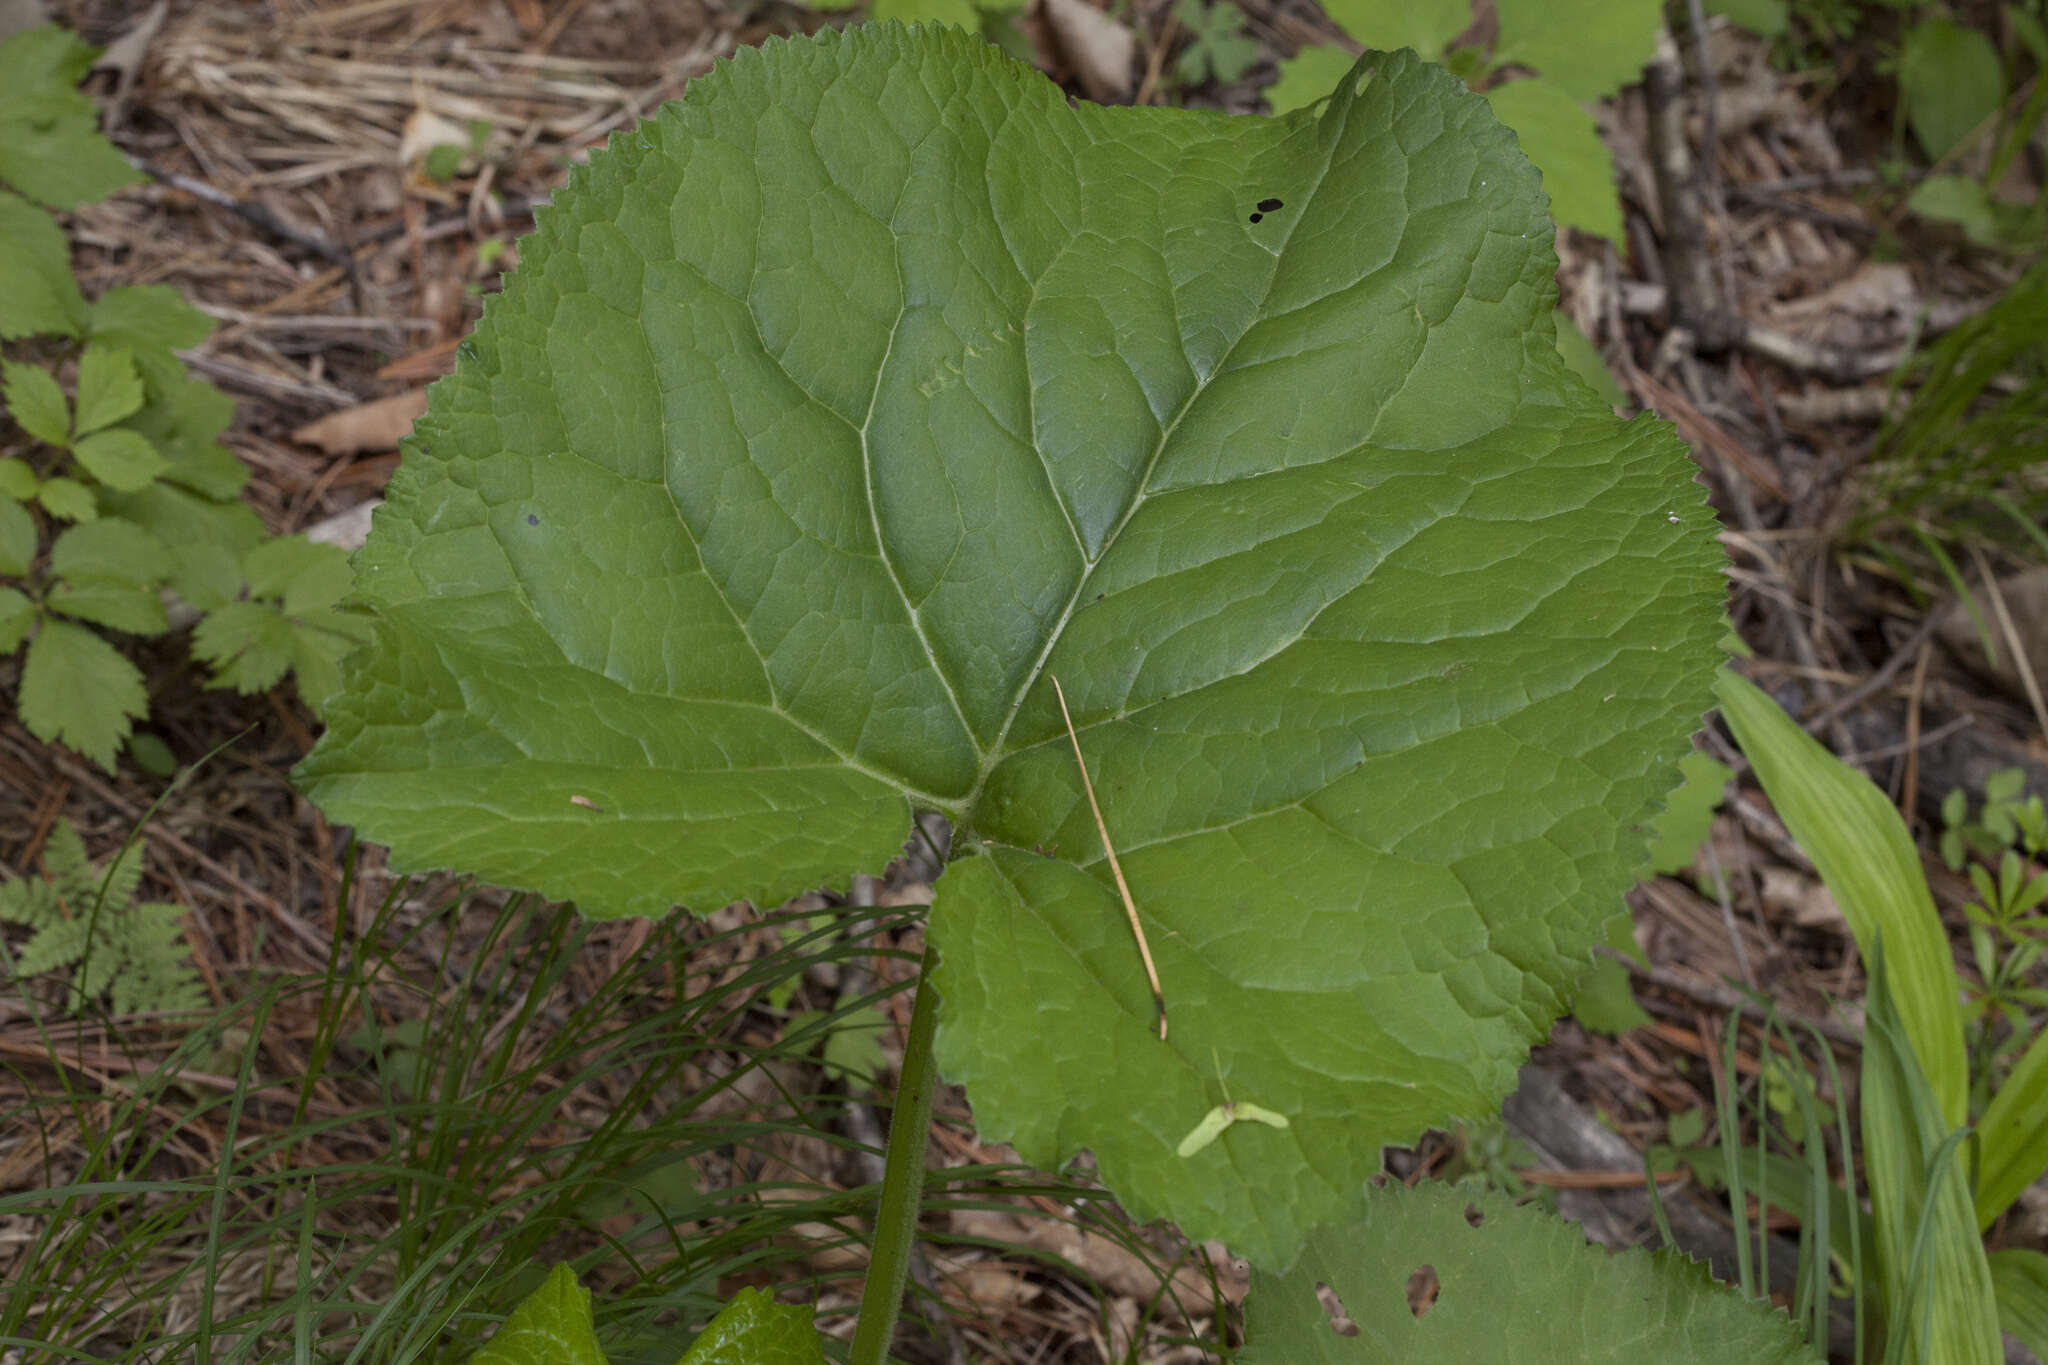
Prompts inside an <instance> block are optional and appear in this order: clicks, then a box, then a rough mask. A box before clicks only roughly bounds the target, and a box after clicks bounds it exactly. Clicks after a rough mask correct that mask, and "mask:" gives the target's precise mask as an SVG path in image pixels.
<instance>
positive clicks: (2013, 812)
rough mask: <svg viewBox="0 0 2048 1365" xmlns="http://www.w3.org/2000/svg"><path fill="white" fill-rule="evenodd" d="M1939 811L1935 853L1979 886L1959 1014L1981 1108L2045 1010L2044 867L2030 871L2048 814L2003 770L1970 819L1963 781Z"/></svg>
mask: <svg viewBox="0 0 2048 1365" xmlns="http://www.w3.org/2000/svg"><path fill="white" fill-rule="evenodd" d="M1942 818H1943V822H1944V824H1945V825H1946V826H1947V828H1946V829H1944V830H1943V832H1942V836H1941V856H1942V860H1943V861H1944V862H1946V863H1947V864H1948V866H1949V869H1950V870H1951V871H1955V872H1965V873H1967V875H1968V876H1969V879H1970V885H1971V888H1972V889H1973V890H1975V891H1976V893H1977V899H1976V900H1975V901H1972V902H1970V903H1968V904H1966V905H1964V906H1963V914H1964V915H1965V916H1966V917H1967V918H1968V920H1969V933H1970V953H1971V957H1972V958H1973V959H1974V961H1975V966H1976V969H1977V980H1976V982H1975V983H1972V984H1970V985H1968V986H1967V1003H1966V1004H1965V1006H1964V1012H1963V1017H1964V1019H1965V1021H1966V1023H1967V1025H1968V1028H1969V1033H1970V1059H1971V1065H1970V1077H1971V1099H1972V1108H1973V1109H1975V1110H1981V1109H1983V1107H1984V1106H1985V1105H1986V1104H1988V1103H1989V1102H1990V1097H1991V1094H1992V1092H1993V1091H1994V1090H1995V1089H1997V1088H1998V1087H1999V1086H2000V1085H2001V1084H2002V1083H2003V1082H2004V1080H2005V1077H2006V1073H2007V1071H2008V1069H2009V1068H2010V1067H2011V1066H2012V1065H2013V1063H2014V1062H2015V1061H2017V1060H2018V1059H2019V1058H2020V1057H2021V1056H2022V1055H2023V1054H2024V1050H2025V1048H2026V1047H2027V1045H2028V1042H2029V1040H2030V1039H2031V1038H2032V1037H2033V1036H2034V1029H2035V1022H2036V1021H2037V1020H2039V1019H2041V1018H2042V1017H2043V1016H2044V1015H2048V990H2043V989H2042V988H2041V987H2040V986H2039V985H2037V984H2035V982H2036V981H2037V980H2038V976H2039V973H2038V971H2037V970H2036V969H2037V968H2038V966H2039V965H2040V962H2041V956H2042V952H2043V949H2044V948H2048V938H2044V937H2043V933H2044V931H2048V915H2043V914H2042V913H2041V907H2042V904H2043V902H2044V901H2048V872H2042V871H2039V870H2038V869H2039V868H2040V867H2041V866H2042V863H2043V861H2044V859H2048V816H2044V814H2043V811H2042V805H2041V798H2040V796H2038V795H2031V796H2030V795H2028V794H2027V792H2026V774H2025V773H2024V772H2023V771H2021V770H2020V769H2018V768H2007V769H2004V770H2003V771H2000V772H1996V773H1993V774H1992V775H1991V776H1990V777H1989V778H1987V779H1986V780H1985V783H1984V802H1983V804H1982V805H1981V806H1979V807H1978V809H1977V812H1976V816H1975V818H1974V819H1973V818H1971V815H1970V809H1969V796H1968V794H1967V793H1966V792H1964V791H1963V790H1962V789H1961V788H1957V789H1956V790H1954V791H1952V792H1950V793H1949V794H1948V796H1947V797H1946V798H1945V799H1944V800H1943V802H1942Z"/></svg>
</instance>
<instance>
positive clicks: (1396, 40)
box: [1266, 0, 1662, 244]
mask: <svg viewBox="0 0 2048 1365" xmlns="http://www.w3.org/2000/svg"><path fill="white" fill-rule="evenodd" d="M1323 8H1324V10H1325V12H1327V13H1328V14H1329V16H1330V18H1332V19H1333V20H1335V21H1336V22H1337V24H1338V26H1339V27H1341V28H1342V29H1343V30H1344V31H1345V32H1346V33H1348V34H1349V35H1350V36H1351V37H1353V38H1355V39H1357V40H1358V41H1359V42H1360V43H1362V44H1364V45H1365V46H1366V47H1377V48H1386V49H1393V48H1400V47H1411V48H1414V49H1415V50H1416V51H1418V52H1420V53H1421V54H1422V55H1423V56H1425V57H1427V58H1429V59H1430V60H1432V61H1439V60H1440V61H1442V62H1443V64H1444V65H1445V66H1446V67H1448V68H1449V69H1450V70H1451V71H1453V72H1454V73H1456V74H1457V75H1458V76H1460V77H1462V78H1463V79H1464V80H1465V81H1466V82H1467V83H1469V84H1470V85H1471V86H1472V87H1473V88H1474V89H1476V90H1482V91H1483V92H1484V93H1485V95H1486V98H1487V99H1488V101H1489V102H1491V103H1492V105H1493V109H1494V113H1495V114H1496V115H1497V116H1498V117H1499V119H1500V121H1501V122H1502V123H1504V124H1506V125H1507V126H1508V127H1510V128H1512V129H1514V130H1515V136H1516V137H1517V138H1518V139H1519V140H1520V141H1521V144H1522V151H1523V153H1524V154H1525V155H1527V156H1528V158H1529V160H1531V161H1533V162H1534V163H1536V168H1537V169H1538V170H1539V171H1541V172H1542V173H1543V187H1544V189H1545V190H1546V191H1548V192H1549V194H1550V204H1551V212H1552V213H1553V214H1554V215H1555V216H1556V218H1557V221H1558V222H1560V223H1562V224H1564V225H1565V226H1566V227H1572V228H1577V229H1579V230H1580V231H1582V232H1587V233H1591V234H1592V235H1594V236H1596V237H1604V238H1606V239H1607V240H1609V241H1611V242H1614V243H1616V244H1621V241H1622V229H1621V201H1620V199H1619V197H1618V196H1617V194H1616V192H1615V181H1614V159H1613V157H1611V156H1610V155H1609V154H1608V151H1607V148H1606V145H1605V144H1604V143H1602V142H1601V140H1600V132H1599V129H1598V128H1597V127H1596V126H1595V124H1594V121H1593V116H1592V115H1591V114H1590V113H1588V112H1587V109H1586V106H1587V105H1589V104H1591V103H1594V102H1595V101H1598V100H1602V99H1605V98H1607V97H1608V96H1609V95H1612V94H1615V93H1616V92H1618V91H1619V90H1620V89H1621V88H1622V86H1624V85H1626V84H1628V83H1629V82H1630V81H1633V80H1634V79H1635V78H1636V77H1637V76H1638V75H1639V74H1640V73H1641V71H1642V69H1643V65H1644V63H1646V62H1647V61H1649V59H1650V53H1651V50H1652V48H1653V47H1654V45H1655V43H1656V38H1657V30H1658V27H1659V25H1660V23H1661V22H1662V17H1661V16H1662V11H1661V8H1660V7H1659V5H1658V4H1657V3H1656V0H1625V3H1611V2H1610V0H1571V3H1567V4H1555V3H1545V2H1544V0H1500V3H1499V4H1497V5H1496V6H1494V9H1495V12H1496V14H1497V16H1498V19H1499V31H1498V37H1497V38H1496V39H1495V41H1494V43H1493V45H1492V47H1491V48H1490V49H1482V48H1479V47H1476V46H1469V45H1466V44H1463V43H1460V42H1459V39H1460V38H1461V37H1462V36H1463V35H1464V34H1465V33H1466V31H1467V30H1468V29H1470V28H1471V27H1472V26H1473V12H1472V5H1471V3H1470V0H1423V3H1403V2H1402V0H1325V3H1324V5H1323ZM1350 64H1351V58H1350V57H1349V56H1348V55H1346V54H1345V53H1343V52H1341V51H1339V50H1337V49H1335V48H1329V47H1310V48H1306V49H1304V50H1303V51H1302V52H1301V53H1300V54H1298V55H1296V56H1295V57H1293V58H1290V59H1289V60H1287V61H1285V62H1283V63H1281V67H1280V79H1279V81H1278V82H1277V83H1276V84H1274V85H1273V86H1272V87H1271V88H1270V89H1268V90H1267V92H1266V102H1267V104H1268V105H1269V106H1270V107H1271V108H1272V110H1273V112H1274V113H1276V114H1283V113H1286V112H1288V111H1289V110H1292V109H1298V108H1302V107H1303V106H1305V105H1307V104H1309V103H1311V102H1313V101H1315V100H1318V99H1321V98H1322V97H1323V96H1324V95H1325V94H1326V93H1328V91H1329V88H1330V85H1331V83H1332V82H1334V81H1335V80H1336V79H1337V78H1338V77H1339V76H1340V75H1342V74H1343V72H1344V71H1345V70H1346V69H1347V68H1348V67H1349V66H1350ZM1531 73H1533V74H1531Z"/></svg>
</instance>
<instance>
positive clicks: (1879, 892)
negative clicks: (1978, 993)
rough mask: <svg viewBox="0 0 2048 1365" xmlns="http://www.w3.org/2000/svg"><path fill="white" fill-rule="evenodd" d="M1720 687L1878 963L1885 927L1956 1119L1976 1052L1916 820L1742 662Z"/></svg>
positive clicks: (1738, 732)
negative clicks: (1751, 676)
mask: <svg viewBox="0 0 2048 1365" xmlns="http://www.w3.org/2000/svg"><path fill="white" fill-rule="evenodd" d="M1715 692H1716V694H1717V695H1718V697H1719V698H1720V702H1721V714H1722V715H1723V716H1724V717H1725V718H1726V719H1727V721H1728V724H1729V726H1730V728H1731V729H1733V730H1734V731H1735V738H1736V741H1737V742H1738V743H1739V744H1741V746H1742V751H1743V752H1744V753H1745V754H1747V755H1748V756H1749V761H1750V763H1751V764H1752V765H1754V767H1755V768H1756V774H1757V778H1758V780H1759V781H1761V782H1762V783H1763V787H1764V791H1765V793H1766V794H1767V795H1768V796H1769V797H1770V798H1771V802H1772V804H1773V805H1775V806H1776V807H1777V809H1778V814H1779V815H1780V816H1781V817H1783V819H1784V821H1785V828H1786V829H1788V830H1790V831H1791V833H1792V837H1793V838H1794V839H1796V840H1797V841H1798V843H1799V846H1800V847H1801V848H1803V849H1805V850H1806V855H1807V856H1808V857H1809V858H1812V859H1813V865H1814V866H1815V867H1816V868H1817V869H1819V871H1820V876H1821V880H1822V881H1823V882H1825V883H1826V884H1827V888H1828V890H1829V891H1831V892H1833V893H1834V897H1835V900H1836V901H1837V902H1838V903H1839V904H1840V905H1841V907H1842V914H1843V917H1844V918H1846V919H1847V920H1848V922H1849V929H1850V932H1851V933H1853V934H1854V935H1855V937H1856V946H1857V948H1858V949H1860V950H1861V951H1862V953H1863V956H1864V959H1865V960H1866V961H1868V960H1870V959H1871V958H1872V957H1873V956H1874V953H1875V950H1876V946H1877V939H1878V936H1879V935H1880V934H1882V935H1883V938H1884V942H1885V950H1886V952H1887V954H1888V955H1889V957H1890V961H1891V971H1892V974H1893V978H1892V979H1893V982H1894V986H1893V989H1894V990H1895V992H1896V998H1897V1003H1898V1012H1899V1018H1900V1026H1901V1028H1902V1029H1903V1031H1904V1033H1905V1037H1906V1040H1907V1042H1908V1043H1909V1044H1910V1046H1911V1047H1912V1049H1913V1054H1914V1056H1915V1058H1916V1059H1917V1060H1918V1063H1919V1066H1920V1069H1921V1071H1922V1073H1923V1074H1924V1075H1925V1076H1926V1078H1927V1082H1928V1084H1929V1086H1930V1087H1932V1090H1933V1093H1934V1096H1935V1099H1936V1101H1937V1103H1938V1105H1939V1108H1940V1112H1941V1114H1942V1117H1943V1118H1944V1119H1945V1120H1946V1122H1947V1126H1948V1127H1950V1128H1954V1127H1958V1126H1960V1125H1961V1124H1962V1122H1963V1119H1964V1117H1965V1106H1966V1105H1967V1103H1968V1099H1969V1084H1970V1072H1969V1062H1968V1059H1967V1057H1966V1055H1965V1053H1964V1050H1963V1015H1962V1008H1961V1006H1960V1005H1959V1004H1958V1003H1957V1000H1956V994H1957V992H1956V975H1955V963H1954V960H1953V959H1952V958H1951V956H1950V955H1949V947H1948V937H1947V935H1946V934H1944V933H1943V932H1942V927H1941V918H1940V916H1939V915H1938V914H1936V912H1935V909H1934V897H1933V896H1932V895H1931V894H1930V893H1929V891H1928V889H1927V878H1926V875H1925V874H1924V873H1923V872H1922V871H1921V869H1920V855H1919V853H1918V852H1917V851H1916V850H1915V848H1914V847H1913V836H1912V835H1911V834H1909V833H1908V832H1907V831H1906V824H1905V821H1903V820H1901V819H1900V818H1899V813H1898V812H1897V811H1896V810H1894V809H1892V805H1891V803H1890V802H1889V801H1887V800H1885V798H1884V794H1883V793H1882V792H1880V791H1878V789H1877V788H1876V787H1875V786H1873V785H1871V782H1870V780H1869V779H1868V778H1866V777H1864V776H1863V775H1862V774H1861V773H1859V772H1857V771H1856V770H1855V769H1853V768H1851V767H1849V765H1848V764H1846V763H1844V762H1842V761H1841V760H1840V759H1839V758H1836V757H1835V756H1834V755H1833V754H1831V753H1829V752H1828V751H1827V750H1826V749H1825V748H1823V747H1822V746H1821V744H1820V743H1819V741H1817V740H1815V739H1814V738H1813V737H1812V736H1811V735H1809V734H1807V733H1806V732H1805V731H1804V730H1802V729H1800V728H1799V726H1798V725H1797V724H1795V723H1794V722H1793V720H1792V718H1791V717H1790V716H1788V715H1786V714H1785V711H1784V708H1783V707H1781V706H1779V705H1778V704H1777V703H1776V702H1775V701H1773V700H1771V698H1770V697H1768V696H1766V695H1765V694H1764V693H1763V692H1762V691H1761V690H1759V689H1758V688H1757V686H1756V685H1755V684H1754V683H1752V682H1750V681H1749V680H1748V679H1746V678H1744V677H1742V676H1741V675H1740V674H1738V673H1736V672H1735V671H1734V670H1732V669H1725V668H1724V669H1722V670H1721V675H1720V678H1719V680H1718V682H1717V683H1716V684H1715Z"/></svg>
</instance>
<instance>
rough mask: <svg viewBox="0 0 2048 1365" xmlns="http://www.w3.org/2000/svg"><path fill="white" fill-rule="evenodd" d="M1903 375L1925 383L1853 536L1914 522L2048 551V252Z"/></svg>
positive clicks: (1895, 426) (1927, 534) (1862, 538)
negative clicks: (2047, 525)
mask: <svg viewBox="0 0 2048 1365" xmlns="http://www.w3.org/2000/svg"><path fill="white" fill-rule="evenodd" d="M1901 377H1902V378H1903V379H1906V380H1911V381H1916V382H1917V384H1918V388H1917V391H1916V392H1915V394H1914V396H1913V398H1912V400H1911V401H1910V402H1908V403H1906V404H1905V405H1904V406H1903V407H1902V408H1901V409H1900V410H1899V412H1898V414H1897V415H1896V416H1895V417H1894V418H1893V419H1892V420H1891V421H1890V422H1888V423H1887V424H1886V426H1885V428H1884V430H1883V432H1882V433H1881V434H1880V435H1879V437H1878V441H1877V446H1876V449H1875V450H1874V452H1873V453H1872V455H1871V459H1870V462H1869V464H1868V466H1867V469H1868V477H1867V478H1866V480H1865V482H1864V484H1863V488H1862V494H1861V499H1860V506H1859V507H1858V509H1857V511H1856V512H1855V514H1854V515H1853V516H1852V517H1851V518H1850V520H1849V523H1848V526H1847V528H1846V532H1847V536H1848V538H1849V539H1850V540H1851V541H1853V542H1864V543H1869V542H1873V541H1886V542H1890V541H1895V540H1896V539H1897V536H1898V533H1899V532H1900V531H1901V530H1905V531H1909V532H1911V533H1912V534H1913V535H1914V537H1915V539H1917V540H1919V541H1921V542H1922V545H1923V546H1925V545H1926V544H1927V542H1929V541H1930V540H1931V541H1932V542H1934V543H1935V544H1936V545H1937V546H1939V545H1940V543H1942V542H1950V543H1953V542H1955V541H1957V540H1959V539H1960V540H1965V541H1978V540H1983V541H1991V542H1996V543H2000V544H2004V545H2008V546H2011V547H2014V548H2018V549H2020V550H2022V551H2024V552H2026V553H2028V554H2031V555H2035V556H2038V557H2040V558H2043V559H2048V534H2044V533H2043V531H2042V529H2041V527H2042V524H2043V522H2044V521H2048V469H2044V467H2043V464H2042V462H2041V454H2040V452H2041V446H2042V443H2043V442H2044V441H2048V261H2043V262H2040V263H2037V264H2036V265H2035V266H2034V267H2033V268H2032V269H2030V270H2028V271H2027V273H2026V274H2025V275H2023V276H2022V277H2021V278H2020V279H2019V280H2018V281H2016V282H2015V283H2014V284H2013V285H2012V286H2011V287H2010V288H2008V289H2007V290H2006V291H2005V293H2004V294H2003V295H2002V296H2001V297H2000V298H1999V300H1998V302H1997V303H1995V304H1993V305H1992V306H1991V307H1990V308H1988V309H1986V310H1985V311H1983V312H1982V313H1979V314H1977V315H1976V316H1975V317H1973V318H1970V319H1968V320H1967V321H1965V322H1964V323H1963V324H1962V325H1961V326H1959V327H1957V328H1956V329H1955V330H1954V331H1952V332H1950V333H1949V334H1948V335H1946V336H1944V337H1943V338H1941V340H1940V341H1938V342H1936V343H1935V344H1934V345H1933V346H1930V347H1928V348H1927V349H1926V350H1924V351H1922V352H1920V353H1919V354H1918V355H1916V356H1915V357H1914V359H1913V360H1912V361H1911V362H1909V364H1908V365H1907V367H1906V369H1905V371H1904V373H1903V375H1902V376H1901ZM1937 553H1938V551H1937ZM1943 557H1944V558H1945V556H1943Z"/></svg>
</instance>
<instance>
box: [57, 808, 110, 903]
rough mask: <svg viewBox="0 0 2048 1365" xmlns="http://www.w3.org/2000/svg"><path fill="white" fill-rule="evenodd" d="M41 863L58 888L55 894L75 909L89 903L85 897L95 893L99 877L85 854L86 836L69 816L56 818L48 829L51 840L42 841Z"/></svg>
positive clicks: (97, 888)
mask: <svg viewBox="0 0 2048 1365" xmlns="http://www.w3.org/2000/svg"><path fill="white" fill-rule="evenodd" d="M43 866H44V867H46V868H48V869H49V871H50V882H51V884H52V885H53V886H55V887H56V888H57V896H58V898H59V899H60V900H62V901H63V902H64V904H65V905H67V906H69V907H70V908H71V909H72V911H73V912H74V913H76V912H77V911H78V910H79V909H80V908H82V907H83V908H88V909H89V908H90V907H91V905H92V901H91V900H90V899H88V898H89V897H91V896H94V895H96V894H97V893H98V891H99V885H100V879H99V877H98V876H97V875H96V874H95V873H94V872H93V868H92V860H91V859H90V858H89V857H87V856H86V852H85V840H84V839H82V838H80V837H79V834H78V828H77V826H75V825H73V824H72V823H71V822H70V821H69V820H59V821H58V822H57V827H56V828H55V829H53V830H51V831H50V841H49V843H47V844H45V845H43Z"/></svg>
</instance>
